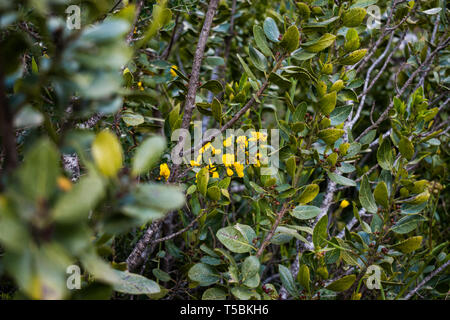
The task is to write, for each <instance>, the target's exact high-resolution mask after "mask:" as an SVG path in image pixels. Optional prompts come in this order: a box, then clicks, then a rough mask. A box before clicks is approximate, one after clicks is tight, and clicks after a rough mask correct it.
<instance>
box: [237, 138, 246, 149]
mask: <svg viewBox="0 0 450 320" xmlns="http://www.w3.org/2000/svg"><path fill="white" fill-rule="evenodd" d="M236 142H237V143H238V144H239V146H240V147H241V148H242V149H244V146H245V147H248V140H247V137H246V136H239V137H237V139H236Z"/></svg>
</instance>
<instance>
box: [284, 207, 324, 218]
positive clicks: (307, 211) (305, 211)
mask: <svg viewBox="0 0 450 320" xmlns="http://www.w3.org/2000/svg"><path fill="white" fill-rule="evenodd" d="M319 213H320V208H318V207H315V206H303V205H300V206H297V207H295V208H294V210H292V211H290V214H291V215H292V216H294V217H296V218H297V219H300V220H308V219H312V218H315V217H317V216H318V215H319Z"/></svg>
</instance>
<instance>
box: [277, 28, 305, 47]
mask: <svg viewBox="0 0 450 320" xmlns="http://www.w3.org/2000/svg"><path fill="white" fill-rule="evenodd" d="M299 42H300V32H299V31H298V29H297V26H295V25H292V26H290V27H289V28H288V29H287V30H286V32H285V33H284V35H283V38H282V39H281V42H280V46H281V47H282V48H284V49H285V50H286V51H287V52H292V51H294V50H295V49H297V48H298V44H299Z"/></svg>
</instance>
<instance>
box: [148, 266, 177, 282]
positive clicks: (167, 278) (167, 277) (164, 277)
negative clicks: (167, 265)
mask: <svg viewBox="0 0 450 320" xmlns="http://www.w3.org/2000/svg"><path fill="white" fill-rule="evenodd" d="M152 273H153V275H154V276H155V277H156V279H158V280H161V281H163V282H167V281H170V280H172V278H171V277H170V275H169V274H168V273H167V272H164V271H162V270H161V269H158V268H154V269H153V270H152Z"/></svg>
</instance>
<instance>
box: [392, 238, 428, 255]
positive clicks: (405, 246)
mask: <svg viewBox="0 0 450 320" xmlns="http://www.w3.org/2000/svg"><path fill="white" fill-rule="evenodd" d="M422 240H423V237H422V236H417V237H411V238H408V239H406V240H404V241H402V242H399V243H397V244H395V245H393V246H392V247H391V248H392V249H395V250H398V251H400V252H403V253H410V252H413V251H415V250H417V249H419V248H420V246H421V245H422Z"/></svg>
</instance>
